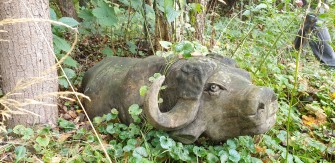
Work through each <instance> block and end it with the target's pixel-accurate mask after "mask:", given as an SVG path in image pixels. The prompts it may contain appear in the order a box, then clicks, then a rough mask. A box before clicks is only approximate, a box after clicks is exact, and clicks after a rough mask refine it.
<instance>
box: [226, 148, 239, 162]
mask: <svg viewBox="0 0 335 163" xmlns="http://www.w3.org/2000/svg"><path fill="white" fill-rule="evenodd" d="M228 153H229V157H228V158H229V160H230V161H233V162H238V161H240V159H241V156H240V154H239V153H238V152H237V151H236V150H235V149H230V150H229V152H228Z"/></svg>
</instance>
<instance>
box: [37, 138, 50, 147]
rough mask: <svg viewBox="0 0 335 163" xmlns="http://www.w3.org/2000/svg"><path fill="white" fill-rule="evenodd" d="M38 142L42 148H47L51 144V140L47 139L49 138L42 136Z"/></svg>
mask: <svg viewBox="0 0 335 163" xmlns="http://www.w3.org/2000/svg"><path fill="white" fill-rule="evenodd" d="M36 142H37V143H38V144H39V145H40V146H42V147H46V146H47V145H48V144H49V142H50V138H49V137H47V136H45V137H41V136H39V137H37V138H36Z"/></svg>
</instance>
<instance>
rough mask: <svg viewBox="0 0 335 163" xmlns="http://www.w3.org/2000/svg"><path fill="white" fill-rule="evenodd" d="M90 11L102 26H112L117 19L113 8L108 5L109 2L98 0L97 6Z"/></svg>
mask: <svg viewBox="0 0 335 163" xmlns="http://www.w3.org/2000/svg"><path fill="white" fill-rule="evenodd" d="M92 13H93V15H94V16H95V17H96V18H97V20H98V23H99V24H100V25H102V26H113V25H115V24H116V23H117V21H118V20H117V17H116V15H115V11H114V8H113V7H109V4H107V3H106V2H105V1H102V0H100V1H98V7H96V8H95V9H94V10H93V11H92Z"/></svg>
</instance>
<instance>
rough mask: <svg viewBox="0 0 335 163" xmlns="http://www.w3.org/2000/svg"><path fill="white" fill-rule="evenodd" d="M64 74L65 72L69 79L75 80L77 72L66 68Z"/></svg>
mask: <svg viewBox="0 0 335 163" xmlns="http://www.w3.org/2000/svg"><path fill="white" fill-rule="evenodd" d="M64 72H65V75H66V76H67V78H69V79H73V78H74V77H76V76H77V75H76V72H75V71H74V70H72V69H69V68H64Z"/></svg>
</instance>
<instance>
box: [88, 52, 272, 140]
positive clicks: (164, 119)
mask: <svg viewBox="0 0 335 163" xmlns="http://www.w3.org/2000/svg"><path fill="white" fill-rule="evenodd" d="M157 72H160V73H162V74H164V75H165V76H162V77H160V78H158V79H157V80H155V81H154V82H153V83H151V82H149V80H148V79H149V77H150V76H152V75H153V74H154V73H157ZM163 82H164V84H163ZM162 84H163V85H166V86H167V88H166V89H165V90H160V86H161V85H162ZM143 85H151V86H150V88H149V91H148V93H147V94H146V96H145V97H141V96H140V94H139V89H140V87H141V86H143ZM82 90H83V93H84V94H86V95H88V96H89V97H90V98H91V101H84V104H85V107H86V110H87V112H88V114H89V115H90V116H91V117H94V116H97V115H102V114H105V113H108V112H110V110H111V109H112V108H117V109H118V111H119V118H120V120H121V122H123V123H126V124H129V123H131V122H132V118H131V116H130V115H129V113H128V108H129V106H130V105H132V104H134V103H137V104H139V105H141V106H142V107H143V110H144V113H145V116H146V119H147V120H148V121H149V123H151V124H152V125H153V126H154V127H156V128H159V129H163V130H166V131H169V133H170V135H171V136H172V137H173V138H174V139H176V140H178V141H181V142H183V143H193V142H194V141H196V140H197V139H198V137H199V136H200V135H201V134H204V135H205V136H207V137H208V138H210V139H211V140H213V141H222V140H226V139H228V138H232V137H235V136H240V135H255V134H261V133H264V132H266V131H267V130H269V128H270V127H272V126H273V125H274V123H275V121H276V111H277V108H278V104H277V98H276V95H275V93H274V92H273V91H272V90H271V89H269V88H266V87H258V86H255V85H253V84H252V83H251V79H250V75H249V73H248V72H247V71H245V70H242V69H240V68H238V66H237V65H236V63H235V61H234V60H232V59H229V58H225V57H222V56H219V55H215V54H211V55H208V56H207V57H193V58H190V59H178V60H176V61H175V62H173V63H171V62H167V60H166V59H164V58H161V57H157V56H151V57H147V58H145V59H136V58H120V57H110V58H106V59H105V60H103V61H101V62H100V63H98V64H97V65H95V66H94V67H93V68H91V69H90V70H88V71H87V72H86V74H85V76H84V79H83V83H82ZM158 93H159V95H160V97H161V98H163V100H164V102H163V103H162V104H160V106H158Z"/></svg>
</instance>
